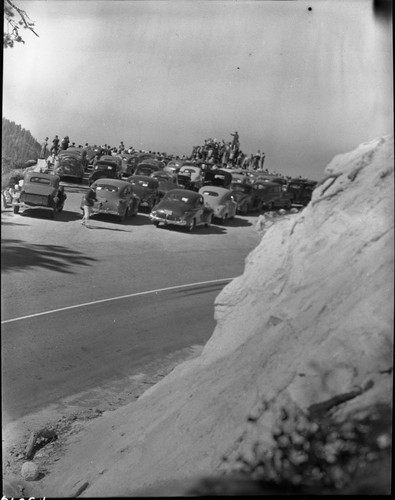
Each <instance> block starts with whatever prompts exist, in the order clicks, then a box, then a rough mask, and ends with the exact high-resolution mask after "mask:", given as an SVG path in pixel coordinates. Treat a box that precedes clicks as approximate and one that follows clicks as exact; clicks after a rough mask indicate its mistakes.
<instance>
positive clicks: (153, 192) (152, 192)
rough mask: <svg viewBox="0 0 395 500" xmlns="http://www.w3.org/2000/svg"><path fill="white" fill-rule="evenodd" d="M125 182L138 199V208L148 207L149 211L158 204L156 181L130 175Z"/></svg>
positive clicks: (157, 184)
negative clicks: (128, 183) (131, 187)
mask: <svg viewBox="0 0 395 500" xmlns="http://www.w3.org/2000/svg"><path fill="white" fill-rule="evenodd" d="M127 181H128V182H130V184H131V185H132V186H133V191H134V192H135V193H136V194H137V196H138V197H139V198H140V207H148V208H149V209H150V210H151V209H152V208H153V207H154V206H155V205H156V204H157V203H158V201H159V199H160V194H159V181H158V179H154V178H152V177H149V176H148V175H131V176H130V177H128V178H127Z"/></svg>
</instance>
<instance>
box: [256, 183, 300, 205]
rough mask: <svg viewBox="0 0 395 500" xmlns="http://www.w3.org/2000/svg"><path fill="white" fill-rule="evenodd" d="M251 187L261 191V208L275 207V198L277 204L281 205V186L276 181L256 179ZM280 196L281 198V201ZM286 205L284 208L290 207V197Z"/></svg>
mask: <svg viewBox="0 0 395 500" xmlns="http://www.w3.org/2000/svg"><path fill="white" fill-rule="evenodd" d="M252 187H253V188H254V189H257V190H259V191H260V192H261V199H262V208H265V209H267V210H272V209H273V208H275V204H276V200H279V201H278V203H279V205H282V204H283V203H284V201H285V200H284V197H283V196H282V193H283V190H282V186H281V184H279V183H277V182H270V181H267V180H257V181H255V182H254V183H253V184H252ZM280 198H282V200H281V201H280ZM283 200H284V201H283ZM286 205H287V207H286V208H291V200H290V198H289V199H288V202H287V203H286ZM279 208H280V207H279ZM281 208H283V207H281ZM284 208H285V207H284Z"/></svg>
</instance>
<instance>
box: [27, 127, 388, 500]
mask: <svg viewBox="0 0 395 500" xmlns="http://www.w3.org/2000/svg"><path fill="white" fill-rule="evenodd" d="M393 147H394V146H393V137H392V136H386V137H383V138H379V139H375V140H373V141H371V142H369V143H365V144H362V145H360V146H359V147H358V148H356V149H355V150H354V151H351V152H349V153H346V154H342V155H338V156H336V157H335V158H334V159H333V160H332V161H331V162H330V164H329V165H328V166H327V168H326V176H327V177H326V178H325V180H324V181H323V182H322V183H321V184H320V185H319V186H318V187H317V188H316V189H315V191H314V193H313V198H312V201H311V203H310V204H309V205H308V206H307V207H306V208H305V209H304V210H303V211H302V212H300V213H298V214H292V215H287V216H285V217H283V218H279V220H278V221H277V222H276V223H274V224H272V222H268V223H267V225H266V226H267V227H265V225H264V223H263V225H262V240H261V242H260V244H259V245H258V247H257V248H256V249H255V250H254V251H253V252H251V254H250V255H249V256H248V258H247V259H246V263H245V271H244V273H243V275H241V276H240V277H238V278H237V279H235V280H234V281H232V282H231V283H230V284H229V285H228V286H226V287H225V288H224V289H223V291H222V292H221V293H220V294H219V296H218V297H217V299H216V302H215V317H216V320H217V326H216V328H215V330H214V332H213V335H212V337H211V338H210V340H209V341H208V343H207V344H206V346H205V348H204V350H203V352H202V353H201V355H200V356H199V357H197V358H195V359H193V360H190V361H187V362H184V363H182V364H180V365H179V366H178V367H177V368H176V369H175V370H174V371H173V372H171V373H170V374H169V375H168V376H167V377H165V378H164V379H163V380H162V381H161V382H160V383H158V384H157V385H155V386H153V387H151V388H150V389H149V390H148V391H147V392H145V393H144V394H143V396H142V397H140V399H138V400H137V401H136V402H134V403H131V404H129V405H127V406H124V407H122V408H119V409H118V410H115V411H112V412H106V413H104V414H103V415H102V416H101V417H99V418H97V419H95V420H92V421H90V422H89V423H87V424H86V425H85V426H84V429H83V430H81V431H79V432H77V433H71V434H70V435H69V437H68V438H67V444H66V448H65V453H64V455H63V456H62V457H60V459H59V460H57V461H56V462H55V463H53V464H52V466H51V468H50V470H49V473H48V474H47V475H46V477H44V478H43V479H42V480H41V481H40V484H39V489H40V493H41V495H45V496H57V497H62V496H65V497H69V496H75V495H79V496H82V497H83V496H87V497H97V496H132V495H133V494H135V495H137V494H138V492H141V489H145V488H149V487H154V488H155V489H154V490H151V493H152V491H153V492H154V494H157V495H160V494H162V493H163V492H165V491H166V492H167V494H169V490H168V489H167V490H166V489H165V486H161V484H162V482H163V485H164V484H167V486H166V488H169V486H168V481H170V480H171V481H173V480H176V481H186V480H190V479H193V478H196V477H202V476H211V477H212V476H215V475H218V474H220V473H221V472H223V471H226V470H228V468H229V466H232V465H233V466H235V467H236V466H237V457H240V455H244V456H247V455H248V454H249V455H251V453H252V452H251V450H252V448H253V445H254V443H255V442H256V441H257V440H258V441H259V442H260V444H261V446H263V447H264V448H265V447H266V448H268V447H269V446H270V445H271V444H272V443H273V437H272V431H273V428H274V427H275V425H278V424H279V422H280V421H281V418H280V417H279V415H280V414H281V411H282V409H283V408H285V407H286V408H290V409H291V410H289V411H291V412H292V411H303V412H307V411H309V410H310V411H311V409H312V408H315V409H317V408H320V410H323V409H324V410H325V408H326V407H328V408H330V409H331V415H332V416H333V417H336V418H338V419H340V420H341V419H342V418H345V417H346V416H347V415H351V414H353V413H354V412H357V411H364V412H365V414H369V412H370V411H371V409H372V408H373V407H374V406H375V405H377V404H380V403H382V404H385V405H390V404H392V364H393V338H392V337H393V324H392V321H393V271H394V269H393V250H394V248H393V236H394V235H393V214H394V211H393V188H394V183H393V162H394V158H393ZM328 402H329V403H328ZM319 403H322V405H321V406H319V407H313V406H312V405H316V404H319ZM331 405H332V406H331ZM324 410H323V411H324ZM224 456H225V457H226V459H227V461H226V463H225V462H224V461H223V457H224ZM386 472H387V470H384V473H386ZM373 480H374V478H373ZM386 480H387V482H388V477H386ZM30 484H31V485H32V487H33V486H34V485H33V483H30ZM37 486H38V484H37ZM176 491H177V487H176V486H174V487H173V489H170V492H171V493H174V494H176ZM184 492H185V490H184ZM35 494H36V495H37V494H38V492H37V491H36V492H35Z"/></svg>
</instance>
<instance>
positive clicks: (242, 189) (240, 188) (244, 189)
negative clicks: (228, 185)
mask: <svg viewBox="0 0 395 500" xmlns="http://www.w3.org/2000/svg"><path fill="white" fill-rule="evenodd" d="M232 191H235V192H236V193H245V194H250V193H251V186H246V185H245V184H233V183H232Z"/></svg>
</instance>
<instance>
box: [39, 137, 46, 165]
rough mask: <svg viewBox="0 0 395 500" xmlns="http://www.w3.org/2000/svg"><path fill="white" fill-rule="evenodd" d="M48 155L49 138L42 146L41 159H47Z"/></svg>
mask: <svg viewBox="0 0 395 500" xmlns="http://www.w3.org/2000/svg"><path fill="white" fill-rule="evenodd" d="M47 155H48V137H46V138H45V140H44V141H43V142H42V144H41V151H40V159H41V160H42V159H44V160H45V159H46V158H47Z"/></svg>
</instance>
